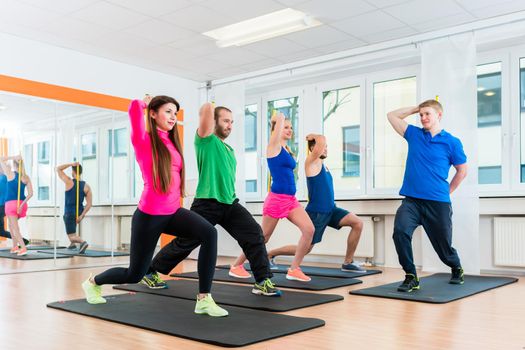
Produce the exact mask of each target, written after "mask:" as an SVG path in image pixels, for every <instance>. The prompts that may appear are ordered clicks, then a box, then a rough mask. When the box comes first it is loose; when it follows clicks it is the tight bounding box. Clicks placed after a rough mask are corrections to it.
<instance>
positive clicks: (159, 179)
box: [146, 96, 185, 197]
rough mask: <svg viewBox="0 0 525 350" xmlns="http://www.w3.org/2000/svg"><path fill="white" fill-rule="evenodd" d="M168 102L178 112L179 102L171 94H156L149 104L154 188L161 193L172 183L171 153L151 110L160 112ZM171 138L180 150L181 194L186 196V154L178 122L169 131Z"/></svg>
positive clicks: (148, 118) (148, 119)
mask: <svg viewBox="0 0 525 350" xmlns="http://www.w3.org/2000/svg"><path fill="white" fill-rule="evenodd" d="M166 103H173V104H174V105H175V106H176V107H177V112H178V111H179V109H180V105H179V103H178V102H177V101H176V100H175V99H174V98H173V97H169V96H155V97H154V98H153V99H152V100H151V102H150V103H149V104H148V108H147V116H148V117H147V118H146V119H147V125H148V130H149V135H150V140H151V152H152V155H153V188H155V190H157V191H159V190H160V192H161V193H167V192H168V190H169V188H170V185H171V180H172V179H171V154H170V152H169V151H168V148H167V147H166V146H165V145H164V143H163V142H162V140H161V139H160V137H159V135H158V133H157V122H156V120H155V119H153V118H151V115H150V112H151V111H154V112H156V113H157V112H158V111H159V108H160V107H162V106H163V105H165V104H166ZM168 135H169V139H170V140H171V142H172V143H173V145H174V146H175V149H176V150H177V151H178V152H179V154H180V157H181V159H182V166H181V171H180V194H181V196H182V197H184V195H185V193H184V182H185V181H184V180H185V171H184V156H183V155H182V146H181V143H180V139H179V132H178V130H177V124H175V126H174V127H173V129H171V130H170V131H169V132H168Z"/></svg>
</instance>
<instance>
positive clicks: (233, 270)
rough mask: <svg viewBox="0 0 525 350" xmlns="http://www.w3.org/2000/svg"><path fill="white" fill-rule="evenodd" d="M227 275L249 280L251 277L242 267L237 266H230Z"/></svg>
mask: <svg viewBox="0 0 525 350" xmlns="http://www.w3.org/2000/svg"><path fill="white" fill-rule="evenodd" d="M228 275H230V276H232V277H235V278H250V277H252V275H250V273H249V272H248V271H246V269H245V268H244V266H243V265H239V266H232V267H230V271H229V272H228Z"/></svg>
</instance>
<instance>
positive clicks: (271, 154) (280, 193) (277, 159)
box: [229, 113, 314, 282]
mask: <svg viewBox="0 0 525 350" xmlns="http://www.w3.org/2000/svg"><path fill="white" fill-rule="evenodd" d="M271 123H272V135H271V136H270V140H269V142H268V147H267V149H266V157H267V161H268V168H269V169H270V174H271V177H272V185H271V191H270V192H269V193H268V196H267V197H266V199H265V201H264V207H263V219H262V230H263V233H264V240H265V242H268V240H269V239H270V237H271V235H272V233H273V231H274V230H275V227H276V226H277V223H278V222H279V219H283V218H287V219H288V220H289V221H290V222H292V223H293V224H294V225H295V226H297V227H298V228H299V229H300V230H301V238H300V239H299V243H298V244H297V249H295V246H291V247H294V253H295V254H292V255H294V259H293V261H292V264H291V266H290V268H289V269H288V273H287V274H286V278H287V279H289V280H295V281H302V282H309V281H310V280H311V278H310V277H308V276H306V275H305V274H304V273H303V272H302V271H301V268H300V267H299V266H300V265H301V263H302V261H303V258H304V256H305V255H306V254H307V253H308V250H309V248H310V243H311V242H312V237H313V234H314V225H313V224H312V221H311V220H310V217H309V216H308V214H307V213H306V211H305V210H304V208H303V207H302V206H301V205H300V204H299V202H298V201H297V198H295V192H296V186H295V176H294V169H295V167H296V166H297V162H296V161H295V159H294V158H293V156H292V154H291V151H290V149H289V148H288V146H287V144H288V142H289V141H290V140H291V139H292V136H293V129H292V123H291V122H290V120H285V118H284V115H283V114H282V113H281V114H279V115H278V116H274V117H272V120H271ZM282 250H283V252H277V254H279V255H281V254H283V255H284V254H285V253H286V252H287V251H288V246H287V247H283V248H282ZM277 254H276V255H277ZM270 258H271V257H270ZM245 261H246V257H245V256H244V254H241V255H240V256H239V258H237V260H236V261H235V263H234V264H233V265H232V267H231V268H230V272H229V274H230V276H233V277H238V278H249V277H250V274H249V273H248V272H247V271H246V270H245V269H244V267H243V264H244V262H245Z"/></svg>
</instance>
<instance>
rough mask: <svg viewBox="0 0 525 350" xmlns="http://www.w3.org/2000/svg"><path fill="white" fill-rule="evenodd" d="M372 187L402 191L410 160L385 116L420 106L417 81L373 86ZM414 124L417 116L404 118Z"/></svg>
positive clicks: (411, 78)
mask: <svg viewBox="0 0 525 350" xmlns="http://www.w3.org/2000/svg"><path fill="white" fill-rule="evenodd" d="M373 99H374V100H373V108H374V110H373V117H374V124H373V125H374V126H373V152H374V163H373V187H374V188H376V189H388V188H390V189H396V190H397V189H399V188H400V187H401V184H402V182H403V174H404V171H405V161H406V157H407V150H408V148H407V144H406V141H405V140H404V139H403V138H402V137H401V136H399V135H398V134H397V133H396V132H395V131H394V129H393V128H392V126H391V125H390V123H389V122H388V119H387V117H386V115H387V113H388V112H390V111H393V110H395V109H397V108H401V107H405V106H414V105H416V104H417V101H416V99H417V90H416V78H415V77H409V78H403V79H396V80H390V81H383V82H377V83H374V84H373ZM405 120H406V121H407V122H408V123H409V124H415V122H416V120H417V117H416V116H411V117H408V118H407V119H405Z"/></svg>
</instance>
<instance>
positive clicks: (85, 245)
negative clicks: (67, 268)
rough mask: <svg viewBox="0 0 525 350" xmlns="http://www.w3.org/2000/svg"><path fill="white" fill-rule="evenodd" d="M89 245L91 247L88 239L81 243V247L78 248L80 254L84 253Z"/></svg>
mask: <svg viewBox="0 0 525 350" xmlns="http://www.w3.org/2000/svg"><path fill="white" fill-rule="evenodd" d="M87 247H89V244H88V243H87V242H86V241H84V242H82V243H80V248H78V254H84V252H85V251H86V249H87Z"/></svg>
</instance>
